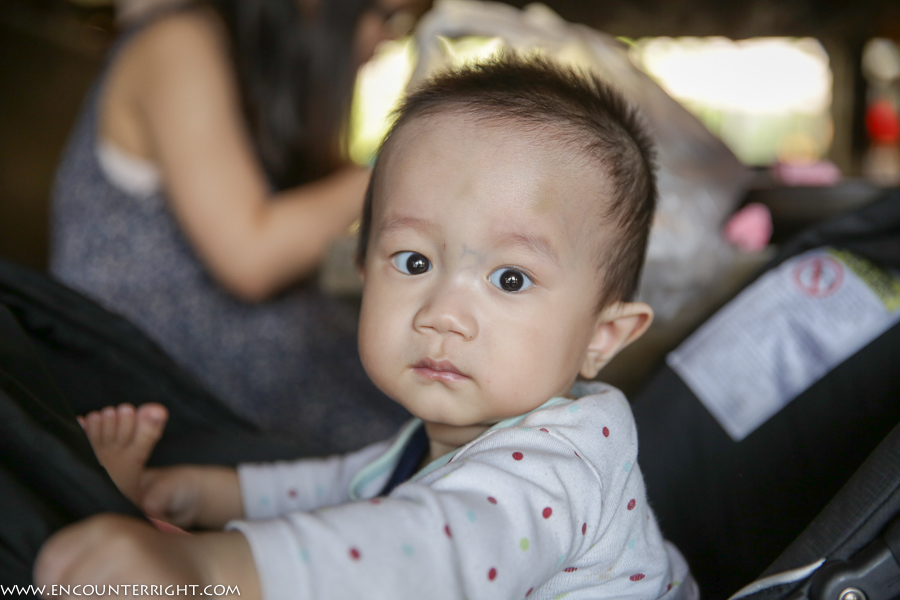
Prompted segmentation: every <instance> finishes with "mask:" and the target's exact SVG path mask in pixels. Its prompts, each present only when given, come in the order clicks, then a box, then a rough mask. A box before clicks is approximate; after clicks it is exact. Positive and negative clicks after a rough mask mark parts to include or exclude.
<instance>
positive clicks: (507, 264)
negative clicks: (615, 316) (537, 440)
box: [359, 115, 606, 430]
mask: <svg viewBox="0 0 900 600" xmlns="http://www.w3.org/2000/svg"><path fill="white" fill-rule="evenodd" d="M385 158H386V162H385V163H384V164H382V169H381V171H380V172H379V181H378V187H377V188H376V189H375V203H374V207H373V209H374V210H373V215H372V228H371V235H370V240H369V246H368V251H367V256H366V262H365V265H364V275H365V285H364V291H363V303H362V314H361V323H360V337H359V345H360V353H361V356H362V360H363V364H364V365H365V367H366V370H367V372H368V374H369V376H370V377H371V378H372V379H373V381H374V382H375V383H376V384H377V385H378V386H379V387H380V388H381V389H382V390H383V391H384V392H385V393H387V394H388V395H389V396H391V397H392V398H394V399H395V400H396V401H397V402H399V403H400V404H402V405H403V406H405V407H406V408H407V409H408V410H410V411H411V412H412V413H413V414H415V415H416V416H418V417H420V418H422V419H423V420H425V421H426V422H427V423H435V424H442V425H444V426H449V427H451V428H453V427H457V428H469V429H472V428H473V426H475V427H474V429H476V430H477V429H478V428H479V427H482V428H486V427H489V426H490V425H491V424H493V423H496V422H498V421H500V420H502V419H504V418H507V417H510V416H515V415H518V414H521V413H524V412H527V411H529V410H532V409H534V408H537V407H538V406H540V405H541V404H543V403H544V402H546V401H547V400H548V399H549V398H551V397H553V396H562V395H567V394H568V392H569V388H570V387H571V385H572V383H573V382H574V380H575V377H576V376H577V374H578V371H579V369H580V367H581V364H582V362H583V360H584V356H585V352H586V349H587V345H588V342H589V341H590V339H591V337H592V334H593V333H594V330H595V328H596V324H597V322H598V318H599V315H598V314H597V312H596V310H595V309H596V303H597V298H598V294H599V289H600V288H599V285H600V282H599V278H600V275H599V270H598V268H597V254H598V252H599V247H600V242H599V241H598V240H599V238H600V236H602V235H603V234H602V227H600V208H599V207H600V206H602V203H603V194H604V193H605V190H606V185H605V181H604V178H603V176H602V175H601V174H600V173H599V169H598V168H597V167H596V166H595V165H593V164H592V163H591V162H590V161H588V160H586V159H582V158H581V157H580V156H577V155H576V156H574V157H573V155H572V153H571V152H569V153H564V152H562V151H560V150H558V149H556V148H554V143H553V142H552V140H550V138H549V137H548V136H547V135H546V134H543V135H541V134H534V133H525V132H523V131H522V130H521V129H520V128H518V127H512V126H510V125H509V124H505V125H497V124H485V123H480V124H479V123H475V122H473V121H472V120H471V118H467V117H463V116H456V115H442V116H438V117H427V118H419V119H416V120H414V121H412V122H411V123H408V124H407V125H406V126H405V127H404V129H402V130H401V131H400V132H399V134H398V135H397V136H395V137H394V139H393V141H392V145H391V149H390V151H389V153H388V156H386V157H385ZM598 230H599V232H598Z"/></svg>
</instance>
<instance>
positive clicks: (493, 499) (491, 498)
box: [488, 496, 497, 504]
mask: <svg viewBox="0 0 900 600" xmlns="http://www.w3.org/2000/svg"><path fill="white" fill-rule="evenodd" d="M488 502H490V503H491V504H497V499H496V498H494V497H493V496H488Z"/></svg>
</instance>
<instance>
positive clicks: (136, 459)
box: [78, 403, 169, 502]
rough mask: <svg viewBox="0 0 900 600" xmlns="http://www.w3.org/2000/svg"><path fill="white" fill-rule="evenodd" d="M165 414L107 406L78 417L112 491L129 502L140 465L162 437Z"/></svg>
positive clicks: (159, 409) (153, 407)
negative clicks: (111, 483) (116, 491)
mask: <svg viewBox="0 0 900 600" xmlns="http://www.w3.org/2000/svg"><path fill="white" fill-rule="evenodd" d="M168 418H169V413H168V411H167V410H166V407H165V406H163V405H162V404H156V403H150V404H143V405H141V407H140V408H135V407H134V406H132V405H131V404H120V405H119V406H116V407H112V406H107V407H106V408H104V409H103V410H99V411H94V412H92V413H88V414H87V415H85V416H83V417H78V422H79V423H80V424H81V427H82V428H83V429H84V431H85V433H86V434H87V436H88V440H90V442H91V447H93V449H94V454H96V455H97V460H99V461H100V464H101V465H103V466H104V468H106V472H107V473H109V476H110V477H111V478H112V480H113V482H114V483H115V484H116V487H118V488H119V490H120V491H121V492H122V493H123V494H124V495H125V496H126V497H127V498H128V499H129V500H131V501H132V502H137V499H138V483H139V482H140V480H141V475H142V473H143V472H144V465H145V463H146V462H147V459H148V458H150V453H151V452H152V451H153V447H154V446H156V442H158V441H159V438H160V437H161V436H162V433H163V429H164V428H165V426H166V421H167V420H168Z"/></svg>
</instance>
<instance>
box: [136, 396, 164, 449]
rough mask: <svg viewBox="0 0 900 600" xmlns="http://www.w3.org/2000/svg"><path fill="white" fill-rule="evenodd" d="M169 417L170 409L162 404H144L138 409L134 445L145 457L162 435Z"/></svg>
mask: <svg viewBox="0 0 900 600" xmlns="http://www.w3.org/2000/svg"><path fill="white" fill-rule="evenodd" d="M168 418H169V411H168V410H166V407H165V406H163V405H162V404H156V403H150V404H143V405H141V406H140V407H139V408H138V409H137V414H136V419H135V420H136V427H135V432H134V442H133V445H134V447H135V449H136V450H139V451H141V452H142V453H144V454H145V458H146V457H147V456H150V452H151V451H152V450H153V447H154V446H155V445H156V442H158V441H159V438H161V437H162V434H163V430H164V429H165V427H166V421H167V420H168Z"/></svg>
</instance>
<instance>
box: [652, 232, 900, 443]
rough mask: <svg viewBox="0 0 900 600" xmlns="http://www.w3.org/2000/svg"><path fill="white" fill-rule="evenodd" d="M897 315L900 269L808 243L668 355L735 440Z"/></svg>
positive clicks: (677, 371) (876, 333) (895, 320)
mask: <svg viewBox="0 0 900 600" xmlns="http://www.w3.org/2000/svg"><path fill="white" fill-rule="evenodd" d="M898 320H900V274H898V273H896V272H892V271H886V270H884V269H881V268H879V267H878V266H877V265H874V264H872V263H871V262H869V261H867V260H865V259H863V258H861V257H859V256H857V255H855V254H852V253H850V252H846V251H840V250H824V249H819V250H814V251H812V252H807V253H805V254H802V255H799V256H796V257H794V258H792V259H790V260H788V261H785V262H784V263H782V264H781V265H779V266H778V267H776V268H775V269H773V270H771V271H769V272H768V273H766V274H765V275H764V276H762V277H761V278H760V279H758V280H757V281H755V282H754V283H753V284H752V285H751V286H750V287H748V288H747V289H746V290H744V291H743V292H742V293H741V294H740V295H738V297H737V298H735V299H734V300H732V301H731V302H730V303H729V304H728V305H727V306H725V307H724V308H723V309H721V310H720V311H719V312H718V313H716V314H715V315H714V316H713V317H712V318H710V319H709V320H708V321H707V322H706V323H705V324H704V325H703V326H702V327H700V328H699V329H698V330H697V331H696V332H695V333H694V334H693V335H692V336H691V337H690V338H688V339H687V340H686V341H685V342H684V343H682V344H681V345H680V346H679V347H678V348H677V349H676V350H675V351H673V352H671V353H670V354H669V355H668V357H667V362H668V364H669V365H670V366H671V367H672V369H674V370H675V372H676V373H678V375H679V376H680V377H681V378H682V380H684V382H685V383H686V384H687V385H688V386H689V387H690V388H691V390H692V391H693V392H694V393H695V394H696V395H697V397H698V398H699V399H700V400H701V401H702V402H703V404H704V405H705V406H706V408H707V410H709V412H710V413H711V414H712V415H713V416H714V417H715V418H716V420H718V422H719V424H720V425H721V426H722V427H723V428H724V429H725V430H726V431H727V432H728V434H729V435H730V436H731V437H732V438H733V439H734V440H735V441H739V440H742V439H743V438H745V437H746V436H748V435H749V434H750V433H752V432H753V431H754V430H755V429H756V428H757V427H759V426H760V425H762V424H763V423H765V422H766V421H767V420H768V419H769V418H770V417H772V416H773V415H774V414H776V413H777V412H778V411H779V410H781V409H782V408H783V407H784V406H786V405H787V404H788V403H789V402H790V401H791V400H793V399H794V398H795V397H796V396H797V395H799V394H800V393H802V392H803V391H804V390H806V389H807V388H808V387H809V386H810V385H812V384H813V383H814V382H816V381H818V380H819V379H820V378H821V377H822V376H823V375H825V374H826V373H828V371H830V370H831V369H832V368H834V367H835V366H836V365H838V364H840V363H841V362H843V361H844V360H846V359H847V358H849V357H850V356H851V355H853V354H854V353H855V352H857V351H858V350H859V349H860V348H862V347H863V346H865V345H866V344H868V343H869V342H870V341H872V340H873V339H875V338H876V337H878V336H879V335H880V334H881V333H883V332H884V331H886V330H887V329H888V328H889V327H891V326H892V325H894V324H895V323H897V321H898Z"/></svg>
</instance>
